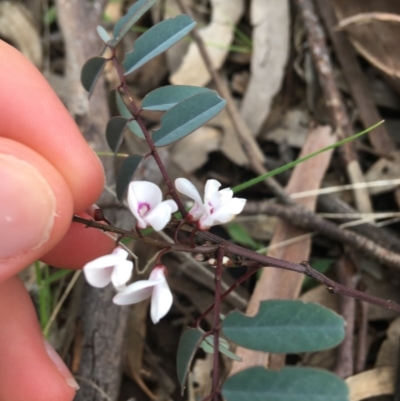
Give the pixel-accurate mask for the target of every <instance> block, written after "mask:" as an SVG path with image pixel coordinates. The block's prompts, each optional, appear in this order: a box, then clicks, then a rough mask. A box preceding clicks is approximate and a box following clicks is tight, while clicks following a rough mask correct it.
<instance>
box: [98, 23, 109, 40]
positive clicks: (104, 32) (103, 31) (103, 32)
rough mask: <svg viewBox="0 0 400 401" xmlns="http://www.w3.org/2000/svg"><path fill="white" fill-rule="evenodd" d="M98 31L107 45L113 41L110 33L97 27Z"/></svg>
mask: <svg viewBox="0 0 400 401" xmlns="http://www.w3.org/2000/svg"><path fill="white" fill-rule="evenodd" d="M96 30H97V33H98V34H99V36H100V38H101V40H102V41H103V42H104V43H105V44H107V43H108V42H109V41H110V40H111V37H110V35H109V34H108V32H107V31H106V30H105V29H104V28H103V27H102V26H100V25H97V27H96Z"/></svg>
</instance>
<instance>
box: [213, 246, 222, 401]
mask: <svg viewBox="0 0 400 401" xmlns="http://www.w3.org/2000/svg"><path fill="white" fill-rule="evenodd" d="M224 255H225V249H224V247H223V246H221V247H220V248H219V249H218V253H217V267H216V268H215V276H214V282H215V291H214V323H213V326H214V327H213V334H214V361H213V376H212V390H211V391H212V396H213V401H219V331H220V329H221V318H220V313H221V277H222V259H223V257H224Z"/></svg>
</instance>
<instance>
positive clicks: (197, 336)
mask: <svg viewBox="0 0 400 401" xmlns="http://www.w3.org/2000/svg"><path fill="white" fill-rule="evenodd" d="M203 334H204V333H203V332H201V331H200V330H197V329H188V330H186V331H185V332H184V333H183V334H182V336H181V338H180V340H179V344H178V352H177V355H176V373H177V376H178V380H179V384H180V385H181V392H182V394H183V391H184V389H185V383H186V377H187V375H188V372H189V369H190V365H191V363H192V360H193V357H194V354H195V353H196V351H197V348H199V345H200V343H201V341H202V339H203Z"/></svg>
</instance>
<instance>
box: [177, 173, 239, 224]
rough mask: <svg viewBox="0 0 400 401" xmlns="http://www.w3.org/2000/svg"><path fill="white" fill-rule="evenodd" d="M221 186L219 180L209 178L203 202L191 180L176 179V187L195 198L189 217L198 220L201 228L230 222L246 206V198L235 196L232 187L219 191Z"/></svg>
mask: <svg viewBox="0 0 400 401" xmlns="http://www.w3.org/2000/svg"><path fill="white" fill-rule="evenodd" d="M220 186H221V183H220V182H218V181H217V180H207V182H206V186H205V188H204V203H203V201H202V199H201V196H200V194H199V192H198V191H197V189H196V187H195V186H194V185H193V184H192V183H191V182H190V181H189V180H187V179H186V178H177V179H176V180H175V187H176V189H177V190H178V191H179V192H181V193H182V194H184V195H186V196H188V197H189V198H191V199H193V200H194V206H193V207H192V209H190V212H189V219H190V220H191V221H198V227H199V229H200V230H208V229H209V228H210V227H211V226H214V225H216V224H224V223H228V222H229V221H231V220H232V219H233V218H234V217H235V216H236V215H237V214H239V213H240V212H241V211H242V210H243V208H244V205H245V203H246V199H242V198H233V191H232V190H231V189H230V188H225V189H221V190H220V191H219V187H220Z"/></svg>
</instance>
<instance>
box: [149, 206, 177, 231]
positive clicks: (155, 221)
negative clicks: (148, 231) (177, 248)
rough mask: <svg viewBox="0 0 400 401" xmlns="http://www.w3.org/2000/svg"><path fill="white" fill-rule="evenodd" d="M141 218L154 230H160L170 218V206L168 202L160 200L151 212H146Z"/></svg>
mask: <svg viewBox="0 0 400 401" xmlns="http://www.w3.org/2000/svg"><path fill="white" fill-rule="evenodd" d="M143 219H144V221H145V222H146V223H147V225H150V226H152V227H153V228H154V230H155V231H161V230H162V229H163V228H164V227H165V226H166V225H167V224H168V222H169V221H170V219H171V207H170V205H169V204H168V203H165V202H161V203H160V204H159V205H157V206H156V207H155V208H154V209H153V210H152V211H151V212H149V213H147V214H146V216H144V218H143Z"/></svg>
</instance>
